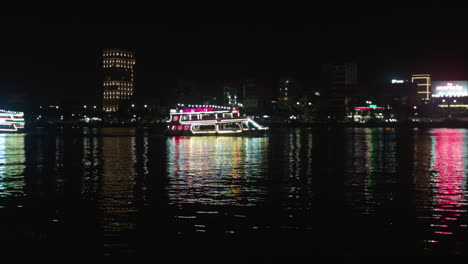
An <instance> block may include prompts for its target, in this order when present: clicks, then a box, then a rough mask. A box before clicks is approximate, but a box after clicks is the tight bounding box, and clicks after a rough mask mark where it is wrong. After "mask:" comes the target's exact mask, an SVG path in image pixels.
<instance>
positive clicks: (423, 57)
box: [0, 5, 468, 104]
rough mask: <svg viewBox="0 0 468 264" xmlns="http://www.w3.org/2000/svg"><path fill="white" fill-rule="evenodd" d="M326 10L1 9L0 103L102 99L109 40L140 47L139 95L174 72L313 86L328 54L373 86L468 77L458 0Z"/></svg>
mask: <svg viewBox="0 0 468 264" xmlns="http://www.w3.org/2000/svg"><path fill="white" fill-rule="evenodd" d="M458 10H460V11H458ZM322 11H323V12H322ZM325 11H330V10H329V9H327V10H320V9H314V10H311V12H310V13H308V14H307V15H306V16H303V15H300V16H299V15H298V16H297V17H296V18H294V19H290V16H288V17H285V18H284V20H283V19H281V17H278V16H276V19H275V20H260V19H257V20H256V21H255V22H251V21H247V20H245V22H244V20H242V16H239V17H237V20H229V19H228V21H220V22H218V21H217V20H211V21H210V20H209V19H203V20H197V19H196V17H194V18H193V19H192V17H191V18H190V19H188V18H186V19H179V20H178V19H174V20H169V21H166V20H158V21H156V20H153V21H152V20H150V19H137V18H135V17H132V19H129V21H132V22H131V23H130V22H129V23H115V22H113V21H114V20H113V19H110V18H109V19H102V18H101V19H93V18H90V17H86V16H70V17H60V18H57V17H52V18H50V17H47V18H43V17H25V16H22V17H13V16H9V17H3V18H2V20H1V21H0V22H2V23H1V27H2V28H1V30H2V36H3V38H2V42H1V43H0V45H1V46H2V51H3V52H2V54H1V55H0V58H1V60H0V70H1V71H0V90H1V91H2V92H3V94H4V95H5V96H4V97H3V98H2V99H0V103H1V104H5V103H8V102H9V103H11V102H19V103H20V102H22V103H25V102H26V103H29V104H35V103H48V104H57V103H87V104H97V103H99V102H100V89H101V79H102V75H101V74H102V73H101V71H100V67H101V50H102V49H103V48H111V47H123V48H132V49H134V50H135V51H136V56H137V68H136V93H137V94H138V95H140V96H155V97H158V96H165V94H166V93H167V91H168V90H170V89H173V88H174V87H175V84H174V83H175V80H176V79H199V80H205V81H208V82H216V83H223V82H226V81H231V80H236V79H241V78H248V77H257V78H264V79H272V80H274V79H275V78H277V77H278V76H281V75H289V76H296V77H297V78H302V79H307V80H309V84H310V85H312V86H313V84H314V80H315V79H317V78H319V73H320V69H321V68H320V65H321V64H322V63H326V62H341V61H355V62H357V63H358V67H359V68H358V70H359V78H360V82H361V83H365V84H366V85H369V87H370V88H371V89H373V87H377V86H378V84H379V83H382V82H385V81H386V80H390V79H392V78H403V77H406V76H408V75H409V74H411V73H430V74H432V75H433V78H434V79H440V80H444V79H445V80H449V79H468V64H467V62H468V30H467V28H468V27H467V25H468V23H467V22H466V21H467V19H466V14H463V12H462V11H463V10H461V9H460V8H458V7H456V6H454V7H441V6H437V5H431V6H430V7H429V8H424V9H421V8H419V7H418V6H416V7H408V8H403V7H402V6H393V7H380V8H377V9H374V10H373V11H369V10H367V11H364V10H359V11H358V12H354V11H353V10H346V9H343V10H340V11H337V10H334V11H333V10H332V11H333V12H331V11H330V12H325ZM172 21H177V22H172ZM207 87H208V86H207Z"/></svg>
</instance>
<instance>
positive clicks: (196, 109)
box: [170, 104, 239, 115]
mask: <svg viewBox="0 0 468 264" xmlns="http://www.w3.org/2000/svg"><path fill="white" fill-rule="evenodd" d="M229 112H232V113H238V112H239V110H238V109H236V108H233V107H230V106H217V105H186V106H185V105H183V104H182V105H181V104H179V105H178V106H177V107H176V108H175V109H171V110H170V114H171V115H173V114H192V113H206V114H210V113H229Z"/></svg>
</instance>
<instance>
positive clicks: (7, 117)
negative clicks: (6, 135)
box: [0, 109, 25, 132]
mask: <svg viewBox="0 0 468 264" xmlns="http://www.w3.org/2000/svg"><path fill="white" fill-rule="evenodd" d="M24 124H25V122H24V113H23V112H15V111H8V110H3V109H0V132H16V131H21V130H23V129H24Z"/></svg>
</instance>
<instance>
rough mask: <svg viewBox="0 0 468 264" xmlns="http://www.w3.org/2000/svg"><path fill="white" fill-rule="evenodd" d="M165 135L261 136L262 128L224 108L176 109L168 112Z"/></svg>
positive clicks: (263, 133) (235, 110)
mask: <svg viewBox="0 0 468 264" xmlns="http://www.w3.org/2000/svg"><path fill="white" fill-rule="evenodd" d="M169 114H170V118H169V120H168V121H167V122H168V127H167V134H168V135H171V136H197V135H203V136H206V135H236V136H244V135H245V136H263V135H266V132H267V131H268V127H264V126H262V125H260V124H258V123H257V122H255V121H254V120H252V119H250V118H249V117H245V116H240V112H239V110H238V109H235V108H231V107H225V106H211V105H210V106H202V107H200V106H194V107H190V105H189V108H183V107H178V108H176V109H171V110H170V113H169Z"/></svg>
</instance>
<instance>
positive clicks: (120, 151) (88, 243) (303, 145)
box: [0, 128, 468, 256]
mask: <svg viewBox="0 0 468 264" xmlns="http://www.w3.org/2000/svg"><path fill="white" fill-rule="evenodd" d="M467 135H468V130H466V129H444V128H438V129H428V130H422V129H419V130H418V129H394V128H354V129H353V128H346V129H305V128H301V129H295V128H284V129H274V130H272V131H271V133H270V136H268V137H165V136H162V135H158V134H152V133H150V132H148V131H146V130H144V129H132V128H101V129H90V128H84V129H56V130H47V131H45V130H39V129H38V130H36V131H33V132H31V133H28V134H0V216H1V217H0V222H1V223H2V225H0V234H1V238H0V241H1V246H2V250H3V251H4V252H6V253H8V252H15V253H16V252H36V253H42V254H46V255H50V254H62V253H64V254H77V253H79V254H81V255H90V256H96V255H98V256H99V255H130V256H140V255H154V254H161V255H171V254H181V253H182V252H185V254H188V253H193V254H200V253H201V252H205V253H206V252H209V253H210V254H213V255H218V254H219V255H224V254H232V252H236V254H237V255H251V254H255V255H272V254H273V255H304V254H310V255H331V254H333V255H454V254H467V253H468V244H467V241H466V238H467V211H466V210H467V206H466V205H467V183H466V174H467V165H468V164H467V143H468V142H467ZM205 253H204V254H205Z"/></svg>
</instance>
